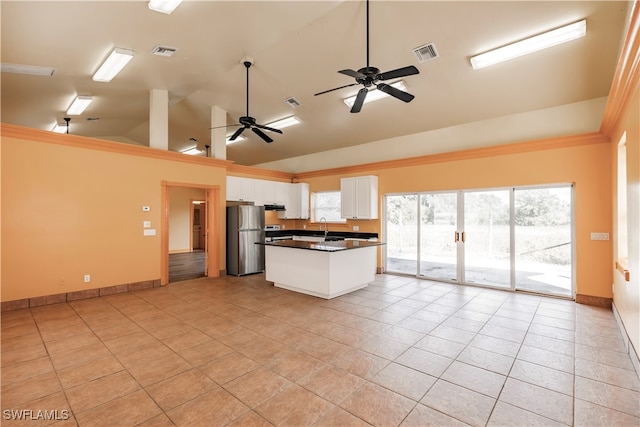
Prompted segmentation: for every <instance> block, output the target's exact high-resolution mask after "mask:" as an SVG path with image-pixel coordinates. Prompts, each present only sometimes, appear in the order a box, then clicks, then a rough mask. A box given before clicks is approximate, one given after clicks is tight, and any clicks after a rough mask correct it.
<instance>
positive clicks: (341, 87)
mask: <svg viewBox="0 0 640 427" xmlns="http://www.w3.org/2000/svg"><path fill="white" fill-rule="evenodd" d="M359 84H360V83H351V84H349V85H344V86H340V87H336V88H333V89H329V90H325V91H323V92H318V93H316V94H314V95H313V96H318V95H322V94H323V93H327V92H333V91H334V90H338V89H344V88H345V87H349V86H355V85H359Z"/></svg>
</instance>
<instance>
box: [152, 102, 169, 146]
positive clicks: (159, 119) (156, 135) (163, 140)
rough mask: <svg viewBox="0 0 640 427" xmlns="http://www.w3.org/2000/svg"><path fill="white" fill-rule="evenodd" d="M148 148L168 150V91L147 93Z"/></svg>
mask: <svg viewBox="0 0 640 427" xmlns="http://www.w3.org/2000/svg"><path fill="white" fill-rule="evenodd" d="M149 147H151V148H158V149H160V150H168V149H169V91H167V90H164V89H151V92H150V93H149Z"/></svg>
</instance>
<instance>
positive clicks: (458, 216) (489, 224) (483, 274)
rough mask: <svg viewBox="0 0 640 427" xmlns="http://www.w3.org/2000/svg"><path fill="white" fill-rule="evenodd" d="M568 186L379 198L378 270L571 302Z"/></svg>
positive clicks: (570, 195)
mask: <svg viewBox="0 0 640 427" xmlns="http://www.w3.org/2000/svg"><path fill="white" fill-rule="evenodd" d="M573 223H574V221H573V186H572V185H570V184H559V185H554V186H540V187H511V188H498V189H480V190H464V191H462V190H461V191H453V192H423V193H412V194H390V195H385V236H386V240H387V245H386V248H385V271H387V272H389V273H400V274H415V275H416V276H418V277H422V278H425V279H432V280H439V281H446V282H449V283H458V284H470V285H477V286H487V287H493V288H500V289H509V290H522V291H528V292H535V293H542V294H548V295H556V296H564V297H571V298H573V297H575V291H574V289H575V286H574V279H573V277H574V274H573V271H574V266H573V259H574V256H573V253H574V248H573V246H574V245H573V242H574V240H575V239H574V238H573V234H574V226H573Z"/></svg>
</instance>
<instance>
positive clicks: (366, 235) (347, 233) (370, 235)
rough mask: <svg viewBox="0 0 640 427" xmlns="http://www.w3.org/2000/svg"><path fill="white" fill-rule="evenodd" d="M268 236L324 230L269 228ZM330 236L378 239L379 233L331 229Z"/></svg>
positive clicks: (319, 232) (306, 234) (317, 232)
mask: <svg viewBox="0 0 640 427" xmlns="http://www.w3.org/2000/svg"><path fill="white" fill-rule="evenodd" d="M265 235H266V236H267V237H283V236H324V231H322V230H309V229H307V230H269V231H266V232H265ZM327 236H328V237H342V238H347V239H377V238H378V233H360V232H357V231H356V232H350V231H329V232H328V233H327Z"/></svg>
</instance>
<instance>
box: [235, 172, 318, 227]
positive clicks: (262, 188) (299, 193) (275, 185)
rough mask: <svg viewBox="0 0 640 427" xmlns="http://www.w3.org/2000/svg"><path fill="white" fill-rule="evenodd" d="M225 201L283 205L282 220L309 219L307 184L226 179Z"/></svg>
mask: <svg viewBox="0 0 640 427" xmlns="http://www.w3.org/2000/svg"><path fill="white" fill-rule="evenodd" d="M227 200H233V201H242V202H253V204H254V205H256V206H264V205H283V206H284V207H285V208H286V211H278V217H279V218H282V219H308V218H309V184H307V183H303V182H300V183H296V184H292V183H290V182H279V181H268V180H265V179H252V178H241V177H237V176H228V177H227Z"/></svg>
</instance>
